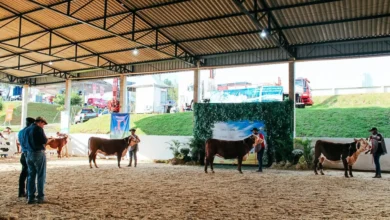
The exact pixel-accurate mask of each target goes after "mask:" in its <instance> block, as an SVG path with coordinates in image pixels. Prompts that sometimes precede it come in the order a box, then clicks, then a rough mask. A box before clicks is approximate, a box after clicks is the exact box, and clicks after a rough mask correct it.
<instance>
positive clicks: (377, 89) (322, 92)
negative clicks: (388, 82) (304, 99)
mask: <svg viewBox="0 0 390 220" xmlns="http://www.w3.org/2000/svg"><path fill="white" fill-rule="evenodd" d="M312 92H313V96H327V95H349V94H361V93H388V92H390V86H373V87H352V88H320V89H312Z"/></svg>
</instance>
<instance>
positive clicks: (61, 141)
mask: <svg viewBox="0 0 390 220" xmlns="http://www.w3.org/2000/svg"><path fill="white" fill-rule="evenodd" d="M67 143H68V136H64V137H60V138H48V139H47V144H46V146H49V147H50V148H52V149H57V154H58V158H61V152H62V148H63V147H65V146H66V144H67Z"/></svg>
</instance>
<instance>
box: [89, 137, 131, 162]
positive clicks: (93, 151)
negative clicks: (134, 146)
mask: <svg viewBox="0 0 390 220" xmlns="http://www.w3.org/2000/svg"><path fill="white" fill-rule="evenodd" d="M129 138H130V137H126V138H123V139H105V138H99V137H90V138H89V140H88V154H89V166H90V167H91V168H92V164H91V161H92V160H93V163H94V164H95V167H96V168H99V167H98V166H97V165H96V155H97V153H103V154H104V155H116V157H117V158H118V167H119V168H121V165H120V162H121V158H122V156H123V154H126V149H127V148H128V146H129Z"/></svg>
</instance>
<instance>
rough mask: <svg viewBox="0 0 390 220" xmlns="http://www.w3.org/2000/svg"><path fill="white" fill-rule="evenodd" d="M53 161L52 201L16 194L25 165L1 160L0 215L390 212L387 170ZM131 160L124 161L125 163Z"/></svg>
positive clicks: (355, 215) (386, 215) (360, 215)
mask: <svg viewBox="0 0 390 220" xmlns="http://www.w3.org/2000/svg"><path fill="white" fill-rule="evenodd" d="M97 162H98V165H100V168H99V169H95V168H94V169H90V168H89V166H88V162H87V158H72V159H62V160H50V161H49V162H48V171H47V184H46V196H47V199H48V201H49V203H48V204H43V205H38V204H36V205H27V204H26V201H25V200H24V199H23V200H19V199H18V198H17V194H18V193H17V192H18V184H17V182H18V176H19V170H20V165H19V164H18V163H17V159H3V158H1V159H0V189H1V190H0V195H1V196H0V219H172V220H173V219H390V205H389V203H390V196H389V191H390V188H389V186H390V182H389V174H385V175H384V178H383V179H372V178H371V176H372V175H373V174H372V173H358V172H355V177H354V178H350V179H345V178H344V177H343V173H342V171H326V174H327V175H326V176H315V175H314V174H313V173H312V172H306V171H305V172H295V171H277V170H265V173H263V174H258V173H255V172H254V170H255V168H253V167H245V169H244V174H239V173H238V172H237V171H236V170H234V169H232V168H233V167H227V168H226V167H216V168H215V171H216V173H215V174H205V173H204V172H203V168H202V167H196V166H171V165H165V164H139V167H138V168H136V169H135V168H127V167H126V168H122V169H118V168H117V167H116V161H115V160H105V159H100V160H98V161H97ZM127 163H128V162H127V161H122V164H123V165H124V166H125V165H127Z"/></svg>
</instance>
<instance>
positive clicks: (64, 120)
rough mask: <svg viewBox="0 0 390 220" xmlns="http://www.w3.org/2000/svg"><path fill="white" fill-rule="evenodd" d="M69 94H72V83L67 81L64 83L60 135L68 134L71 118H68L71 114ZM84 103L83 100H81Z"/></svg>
mask: <svg viewBox="0 0 390 220" xmlns="http://www.w3.org/2000/svg"><path fill="white" fill-rule="evenodd" d="M71 94H72V81H71V80H70V79H67V80H66V81H65V103H64V104H65V109H64V111H62V112H61V133H65V134H69V130H70V124H71V120H72V118H71V117H70V112H71V102H70V99H71ZM83 102H84V100H83Z"/></svg>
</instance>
